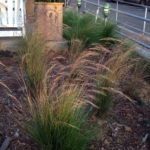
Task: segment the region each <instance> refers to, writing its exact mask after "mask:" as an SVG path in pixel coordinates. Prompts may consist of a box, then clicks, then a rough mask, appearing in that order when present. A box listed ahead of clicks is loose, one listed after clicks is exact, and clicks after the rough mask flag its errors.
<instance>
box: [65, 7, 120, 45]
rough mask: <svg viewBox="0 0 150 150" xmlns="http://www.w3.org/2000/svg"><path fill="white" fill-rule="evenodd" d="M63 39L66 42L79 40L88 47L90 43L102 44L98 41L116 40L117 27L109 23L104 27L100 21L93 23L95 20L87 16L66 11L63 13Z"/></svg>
mask: <svg viewBox="0 0 150 150" xmlns="http://www.w3.org/2000/svg"><path fill="white" fill-rule="evenodd" d="M63 23H64V38H65V39H67V40H68V41H71V40H73V39H79V40H81V41H82V42H83V43H84V47H88V46H89V45H91V44H92V43H100V42H101V43H102V42H103V41H100V39H103V38H107V37H111V38H116V37H117V34H116V32H115V30H116V29H117V26H116V25H115V24H112V23H111V22H109V21H108V22H107V24H106V25H105V23H104V21H103V20H102V19H98V21H97V22H95V18H94V17H93V16H91V15H88V14H82V15H80V14H79V13H78V12H75V11H72V10H68V11H65V12H64V16H63Z"/></svg>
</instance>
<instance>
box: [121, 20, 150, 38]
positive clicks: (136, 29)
mask: <svg viewBox="0 0 150 150" xmlns="http://www.w3.org/2000/svg"><path fill="white" fill-rule="evenodd" d="M119 24H121V25H123V26H126V27H129V28H131V29H133V30H135V31H139V32H141V33H144V34H146V35H148V36H150V33H149V32H143V31H142V30H141V29H139V28H136V27H133V26H131V25H129V24H126V23H119Z"/></svg>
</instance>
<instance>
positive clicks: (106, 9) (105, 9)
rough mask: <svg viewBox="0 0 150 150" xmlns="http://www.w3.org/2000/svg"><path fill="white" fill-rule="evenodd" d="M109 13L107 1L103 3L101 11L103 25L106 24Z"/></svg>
mask: <svg viewBox="0 0 150 150" xmlns="http://www.w3.org/2000/svg"><path fill="white" fill-rule="evenodd" d="M109 13H110V5H109V3H105V4H104V11H103V15H104V21H105V25H106V22H107V18H108V15H109Z"/></svg>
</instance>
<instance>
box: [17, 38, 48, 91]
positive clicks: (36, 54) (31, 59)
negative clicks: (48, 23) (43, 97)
mask: <svg viewBox="0 0 150 150" xmlns="http://www.w3.org/2000/svg"><path fill="white" fill-rule="evenodd" d="M44 50H45V42H43V41H42V40H41V39H40V36H39V35H34V36H31V35H28V36H27V37H26V38H24V39H22V40H21V41H20V50H19V59H20V62H21V65H22V67H23V69H24V71H25V75H26V81H27V85H28V87H29V88H30V90H31V91H33V93H37V92H38V90H39V89H41V88H42V82H43V79H44V76H45V72H46V65H45V63H46V57H45V52H44Z"/></svg>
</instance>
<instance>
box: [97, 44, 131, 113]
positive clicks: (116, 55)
mask: <svg viewBox="0 0 150 150" xmlns="http://www.w3.org/2000/svg"><path fill="white" fill-rule="evenodd" d="M124 47H125V45H124V44H123V43H122V42H121V43H120V44H118V45H117V46H116V47H114V49H115V50H112V51H111V53H108V54H107V55H106V56H107V58H106V59H105V58H104V59H103V63H104V65H105V66H107V67H108V68H109V69H110V70H111V71H109V70H108V71H107V70H105V71H104V72H100V75H99V74H98V75H97V76H98V82H97V90H100V91H103V92H104V93H105V95H101V94H99V93H96V99H97V105H98V106H99V107H100V111H102V112H108V110H109V109H110V108H111V106H112V92H114V91H116V90H107V89H113V88H116V87H118V86H119V81H120V79H121V78H123V76H124V75H126V73H128V71H129V70H130V69H131V67H132V60H131V59H130V57H129V56H130V54H131V50H130V49H124ZM101 74H103V76H104V77H103V78H101ZM102 89H103V90H102ZM117 93H119V92H117ZM122 95H123V94H122ZM126 98H127V97H126Z"/></svg>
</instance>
